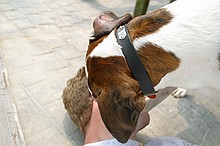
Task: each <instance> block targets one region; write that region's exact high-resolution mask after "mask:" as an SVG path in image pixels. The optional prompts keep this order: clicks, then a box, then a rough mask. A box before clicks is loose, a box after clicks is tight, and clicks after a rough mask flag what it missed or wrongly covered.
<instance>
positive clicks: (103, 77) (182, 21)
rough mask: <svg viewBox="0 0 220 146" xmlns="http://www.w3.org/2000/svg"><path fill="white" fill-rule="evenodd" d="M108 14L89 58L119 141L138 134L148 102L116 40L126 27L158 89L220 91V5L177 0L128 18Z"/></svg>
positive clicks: (99, 21) (94, 88)
mask: <svg viewBox="0 0 220 146" xmlns="http://www.w3.org/2000/svg"><path fill="white" fill-rule="evenodd" d="M130 19H131V18H130V16H128V15H125V16H123V17H121V18H117V16H115V15H114V14H112V13H104V14H102V15H100V16H99V17H97V18H96V19H95V21H94V31H95V34H94V38H93V39H91V40H90V43H89V46H88V51H87V54H86V69H87V77H88V83H89V88H90V90H91V92H92V94H93V96H94V97H95V98H96V99H97V101H98V104H99V107H100V112H101V116H102V119H103V121H104V123H105V125H106V127H107V128H108V130H109V131H110V132H111V133H112V135H113V136H114V137H115V138H117V139H118V140H119V141H120V142H126V141H127V140H128V138H129V136H130V134H131V133H132V132H133V131H134V129H135V126H136V123H137V119H138V116H139V114H140V111H141V110H142V109H143V108H144V105H145V101H144V99H143V94H142V92H141V90H140V86H139V84H138V82H137V81H136V80H135V79H134V77H133V75H132V74H131V71H130V69H129V67H128V65H127V63H126V60H125V58H124V55H123V54H122V51H121V46H120V45H119V44H118V42H117V40H116V36H115V32H116V31H115V29H114V28H116V27H118V26H120V25H122V24H123V23H127V22H128V21H129V22H128V24H127V27H128V32H129V36H130V38H131V41H132V42H133V45H134V47H135V49H136V51H137V54H138V55H139V57H140V60H141V61H142V63H143V65H144V67H145V69H146V71H147V72H148V74H149V77H150V79H151V81H152V83H153V86H154V88H155V89H156V90H159V89H161V88H164V87H167V86H174V87H182V88H186V89H194V88H200V87H204V86H209V87H212V88H215V89H216V90H218V91H220V1H219V0H177V1H176V2H173V3H171V4H169V5H167V6H165V7H163V8H161V9H159V10H157V11H154V12H152V13H149V14H146V15H143V16H140V17H136V18H134V19H132V20H130Z"/></svg>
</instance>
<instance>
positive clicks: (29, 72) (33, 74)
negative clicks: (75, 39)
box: [13, 64, 47, 87]
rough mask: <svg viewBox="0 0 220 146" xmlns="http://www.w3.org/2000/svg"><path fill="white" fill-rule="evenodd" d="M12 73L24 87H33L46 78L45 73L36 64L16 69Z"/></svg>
mask: <svg viewBox="0 0 220 146" xmlns="http://www.w3.org/2000/svg"><path fill="white" fill-rule="evenodd" d="M13 72H14V73H15V74H16V76H17V77H18V79H19V80H20V82H21V83H22V84H23V85H24V86H25V87H28V86H31V85H34V84H36V83H38V82H40V81H42V80H45V79H46V78H47V76H46V74H45V72H44V71H43V70H42V69H41V68H40V66H38V65H36V64H33V65H31V66H25V67H21V68H16V69H14V70H13Z"/></svg>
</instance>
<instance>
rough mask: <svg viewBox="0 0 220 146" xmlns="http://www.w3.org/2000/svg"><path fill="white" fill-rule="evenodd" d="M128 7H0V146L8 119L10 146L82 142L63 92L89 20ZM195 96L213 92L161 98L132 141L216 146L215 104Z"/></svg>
mask: <svg viewBox="0 0 220 146" xmlns="http://www.w3.org/2000/svg"><path fill="white" fill-rule="evenodd" d="M167 3H168V0H151V3H150V7H149V11H152V10H155V9H158V8H159V7H161V6H163V5H165V4H167ZM134 6H135V0H121V1H118V0H102V1H101V0H100V1H98V0H1V1H0V54H1V61H2V65H3V67H2V66H0V68H5V69H1V70H0V71H1V72H2V74H1V77H2V78H1V80H0V81H1V84H0V85H1V88H0V89H1V94H0V96H1V100H0V101H1V102H0V103H1V110H0V114H1V115H2V116H0V117H3V118H2V119H1V126H0V130H2V129H3V130H2V131H0V137H1V138H0V140H1V141H0V146H9V144H7V143H4V139H7V137H5V135H6V134H5V132H3V131H4V128H1V127H4V126H5V125H7V126H9V127H11V126H10V120H8V119H10V118H8V117H11V116H8V115H10V113H13V116H12V117H13V118H12V121H13V122H15V123H16V124H15V125H17V126H15V128H14V129H13V128H12V129H11V128H8V129H9V133H8V135H11V137H12V139H18V140H19V142H17V141H16V140H15V141H13V140H12V141H10V143H11V145H19V146H20V145H26V146H64V145H65V146H81V145H82V144H83V136H82V133H81V132H80V131H79V129H78V128H77V127H76V125H75V124H74V123H73V122H72V121H71V120H70V118H69V115H68V114H67V112H66V110H65V109H64V106H63V103H62V99H61V95H62V91H63V88H64V87H65V86H66V82H67V80H68V79H70V78H72V77H73V76H74V75H75V74H76V72H77V70H78V69H79V68H80V67H82V66H83V65H84V56H85V51H86V49H87V45H88V40H89V37H90V35H91V31H92V21H93V19H94V18H95V16H97V15H98V14H99V13H100V12H103V11H106V10H111V11H113V12H115V13H116V14H118V15H121V14H124V13H126V12H133V10H134ZM6 71H7V72H6ZM3 83H4V84H3ZM6 84H7V86H6ZM201 91H202V92H203V93H206V94H207V95H210V94H211V95H212V94H213V93H214V91H213V90H211V89H209V88H204V89H202V90H196V91H190V93H189V94H190V95H188V96H187V97H186V98H182V99H175V98H168V99H166V100H165V101H164V102H163V103H161V104H160V105H159V106H158V107H156V108H155V109H153V110H152V111H151V112H150V115H151V123H150V124H149V126H147V127H146V128H145V129H144V130H142V131H141V132H140V134H139V135H138V139H139V140H141V141H146V140H147V139H148V138H151V137H155V136H178V137H180V138H183V139H185V140H187V141H189V142H191V143H194V144H198V145H204V146H217V145H220V100H219V99H216V98H215V97H214V96H212V97H213V98H208V97H207V96H206V95H202V94H200V92H201ZM6 92H7V93H6ZM217 95H218V96H216V97H219V94H217ZM6 99H7V100H9V101H10V102H9V104H10V105H15V107H16V109H14V110H13V112H10V110H9V111H8V112H3V111H7V110H2V109H3V107H6V109H7V108H8V107H11V106H10V105H9V106H8V105H6V106H5V104H6V103H5V102H2V101H6ZM2 104H3V106H2ZM4 109H5V108H4ZM16 110H17V112H16ZM4 114H6V115H7V116H4ZM16 117H18V118H16ZM3 121H6V122H3ZM8 121H9V122H8ZM4 123H5V124H4ZM7 126H6V127H7ZM19 127H21V128H20V130H19ZM10 130H12V131H13V130H15V131H16V132H10ZM6 136H7V135H6ZM18 137H19V138H18ZM8 139H9V137H8Z"/></svg>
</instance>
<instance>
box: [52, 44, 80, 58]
mask: <svg viewBox="0 0 220 146" xmlns="http://www.w3.org/2000/svg"><path fill="white" fill-rule="evenodd" d="M55 51H56V52H57V53H58V54H60V55H61V56H62V57H63V58H64V59H66V60H69V59H73V58H76V57H80V56H82V55H84V53H82V52H80V51H79V50H77V49H75V48H74V47H72V46H64V47H61V48H56V49H55Z"/></svg>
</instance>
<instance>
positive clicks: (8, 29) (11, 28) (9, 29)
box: [0, 23, 19, 34]
mask: <svg viewBox="0 0 220 146" xmlns="http://www.w3.org/2000/svg"><path fill="white" fill-rule="evenodd" d="M0 28H1V29H0V34H7V33H15V32H18V31H19V30H18V28H17V26H16V25H14V24H12V23H3V24H0Z"/></svg>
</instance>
